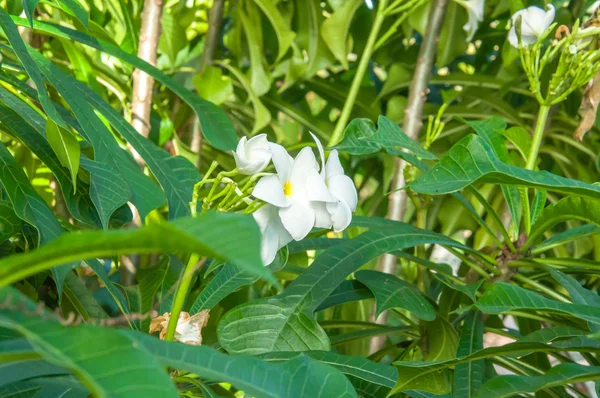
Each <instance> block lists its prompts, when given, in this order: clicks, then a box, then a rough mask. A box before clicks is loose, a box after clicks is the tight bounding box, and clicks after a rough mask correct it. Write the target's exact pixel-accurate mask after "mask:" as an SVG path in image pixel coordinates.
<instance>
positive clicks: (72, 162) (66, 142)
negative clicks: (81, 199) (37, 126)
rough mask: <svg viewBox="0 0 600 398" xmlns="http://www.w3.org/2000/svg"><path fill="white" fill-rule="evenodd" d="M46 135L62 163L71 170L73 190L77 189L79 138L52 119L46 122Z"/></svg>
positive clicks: (79, 152)
mask: <svg viewBox="0 0 600 398" xmlns="http://www.w3.org/2000/svg"><path fill="white" fill-rule="evenodd" d="M46 135H47V137H48V142H49V143H50V146H52V149H54V152H55V153H56V156H57V157H58V160H59V161H60V163H61V164H62V165H63V166H64V167H67V168H68V169H69V171H70V172H71V180H72V181H73V190H74V191H76V190H77V185H76V183H77V172H78V171H79V156H80V154H81V149H80V148H79V142H78V141H77V138H75V136H74V135H73V134H71V133H70V132H68V131H67V130H65V129H62V128H60V127H59V126H57V125H56V123H54V122H53V121H52V120H48V122H47V124H46Z"/></svg>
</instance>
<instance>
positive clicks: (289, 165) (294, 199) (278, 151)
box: [252, 143, 331, 240]
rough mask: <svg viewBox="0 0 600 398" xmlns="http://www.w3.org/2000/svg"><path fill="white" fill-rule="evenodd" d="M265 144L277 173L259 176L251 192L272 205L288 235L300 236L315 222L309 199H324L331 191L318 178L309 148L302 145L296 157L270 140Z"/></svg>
mask: <svg viewBox="0 0 600 398" xmlns="http://www.w3.org/2000/svg"><path fill="white" fill-rule="evenodd" d="M269 148H270V150H271V152H272V153H273V164H274V165H275V170H276V171H277V175H271V176H266V177H262V178H261V179H260V180H259V181H258V183H257V184H256V186H255V187H254V190H253V192H252V195H253V196H254V197H256V198H258V199H261V200H263V201H265V202H267V203H269V204H271V205H273V206H276V207H277V208H278V212H279V217H280V218H281V222H282V224H283V226H284V227H285V229H286V230H287V231H288V232H289V233H290V235H291V236H292V238H293V239H295V240H301V239H304V237H306V235H308V233H309V232H310V230H311V229H312V227H313V226H314V224H315V211H314V209H313V208H312V206H311V205H310V202H309V201H310V200H322V201H327V200H329V199H330V198H331V195H330V194H329V191H328V190H327V186H326V185H325V181H323V179H321V178H319V169H318V167H319V166H318V163H317V160H316V159H315V154H314V153H313V151H312V149H311V148H309V147H305V148H303V149H302V150H301V151H300V153H299V154H298V156H296V159H292V157H291V156H290V155H289V154H288V153H287V151H286V150H285V148H283V147H282V146H281V145H278V144H273V143H270V144H269ZM315 177H317V178H315ZM309 180H310V184H309Z"/></svg>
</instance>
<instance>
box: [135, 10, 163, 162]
mask: <svg viewBox="0 0 600 398" xmlns="http://www.w3.org/2000/svg"><path fill="white" fill-rule="evenodd" d="M162 6H163V1H162V0H146V1H145V2H144V11H143V12H142V27H141V29H140V42H139V45H138V53H137V56H138V58H140V59H143V60H144V61H146V62H148V63H149V64H150V65H154V66H156V50H157V48H158V39H159V37H160V31H161V23H160V22H161V16H162V8H163V7H162ZM153 86H154V78H153V77H152V76H150V75H148V74H147V73H145V72H142V71H141V70H139V69H136V70H135V71H134V72H133V93H132V101H131V114H132V120H131V125H132V126H133V127H134V128H135V129H136V130H137V132H138V133H140V134H141V135H143V136H144V137H148V135H149V134H150V113H151V112H152V87H153ZM130 149H132V153H133V155H134V157H135V159H136V161H137V162H138V164H140V165H143V164H144V162H143V160H142V159H141V157H140V156H139V154H137V153H136V152H135V151H134V150H133V148H130Z"/></svg>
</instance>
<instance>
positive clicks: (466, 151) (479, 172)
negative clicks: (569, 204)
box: [409, 135, 600, 198]
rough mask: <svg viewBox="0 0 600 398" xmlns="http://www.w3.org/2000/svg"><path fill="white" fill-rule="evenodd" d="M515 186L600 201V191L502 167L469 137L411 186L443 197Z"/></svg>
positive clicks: (539, 173) (484, 146) (478, 140)
mask: <svg viewBox="0 0 600 398" xmlns="http://www.w3.org/2000/svg"><path fill="white" fill-rule="evenodd" d="M479 181H481V182H488V183H492V184H512V185H515V186H523V187H530V188H539V189H546V190H548V191H552V192H561V193H566V194H577V195H583V196H590V197H594V198H600V187H598V186H595V185H591V184H586V183H583V182H580V181H577V180H571V179H568V178H564V177H559V176H557V175H554V174H551V173H549V172H547V171H532V170H526V169H522V168H520V167H515V166H510V165H508V164H505V163H502V162H501V161H500V160H499V159H498V158H497V157H496V155H495V154H494V150H493V149H492V147H491V146H490V145H489V144H488V143H486V142H485V140H483V139H482V138H480V137H478V136H476V135H470V136H467V137H465V138H463V139H462V140H460V141H459V142H458V143H456V144H455V145H454V146H453V147H452V148H451V149H450V151H448V153H447V154H446V155H444V156H443V157H442V158H441V159H440V161H439V162H438V164H436V165H435V166H434V167H433V168H432V169H431V170H430V171H428V172H427V173H425V175H423V176H422V177H420V178H418V179H417V180H415V181H414V182H412V183H410V184H409V187H410V188H411V189H412V190H413V191H415V192H419V193H424V194H430V195H442V194H446V193H451V192H456V191H458V190H460V189H463V188H465V187H467V186H469V185H471V184H474V183H475V182H479Z"/></svg>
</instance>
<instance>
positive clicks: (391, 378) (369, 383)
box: [261, 351, 398, 397]
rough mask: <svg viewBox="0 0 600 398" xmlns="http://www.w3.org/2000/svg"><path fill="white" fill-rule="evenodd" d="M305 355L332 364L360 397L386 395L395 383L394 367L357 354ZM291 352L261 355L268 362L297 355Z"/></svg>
mask: <svg viewBox="0 0 600 398" xmlns="http://www.w3.org/2000/svg"><path fill="white" fill-rule="evenodd" d="M306 355H307V356H309V357H311V358H312V359H315V360H317V361H320V362H323V363H326V364H328V365H331V366H333V367H334V368H336V369H337V370H339V371H340V372H342V373H343V374H345V375H346V377H348V379H349V380H350V382H351V383H352V384H353V385H354V388H355V389H356V391H357V393H359V394H360V396H362V397H386V396H387V394H388V393H389V391H390V389H391V388H392V387H394V385H395V384H396V379H397V378H398V371H397V369H396V368H395V367H393V366H389V365H384V364H381V363H377V362H372V361H369V360H368V359H365V358H362V357H358V356H348V355H340V354H338V353H335V352H328V351H308V352H307V353H306ZM297 356H298V354H297V353H293V352H273V353H269V354H265V355H262V356H261V358H262V359H264V360H266V361H268V362H279V361H288V360H290V359H291V358H294V357H297Z"/></svg>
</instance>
